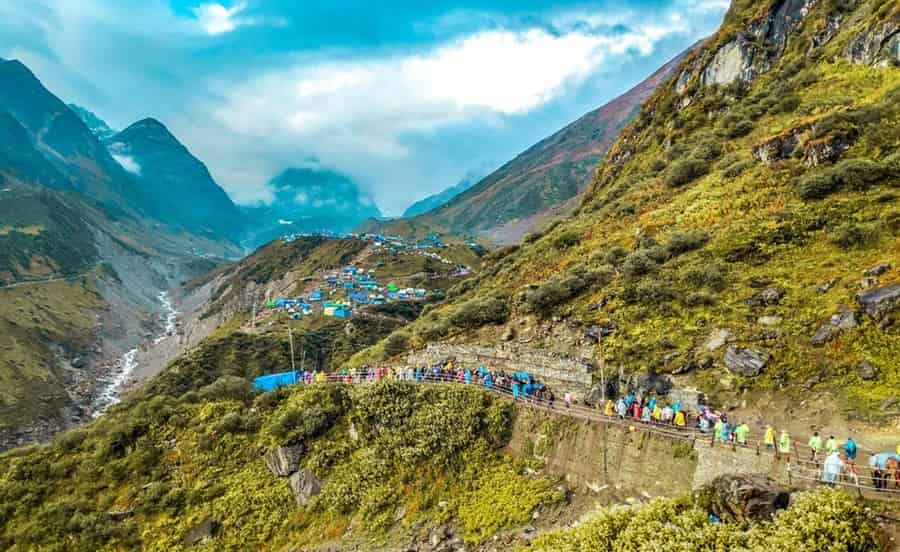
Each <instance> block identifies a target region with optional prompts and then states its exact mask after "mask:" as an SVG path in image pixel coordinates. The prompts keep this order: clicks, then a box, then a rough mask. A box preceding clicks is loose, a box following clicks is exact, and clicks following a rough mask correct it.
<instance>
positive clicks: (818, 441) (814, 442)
mask: <svg viewBox="0 0 900 552" xmlns="http://www.w3.org/2000/svg"><path fill="white" fill-rule="evenodd" d="M808 444H809V448H810V450H811V452H810V455H809V459H810V460H812V461H813V462H815V461H816V458H817V457H818V456H819V453H820V452H821V451H822V438H821V437H819V432H818V431H816V432H815V433H813V436H812V437H810V438H809V443H808Z"/></svg>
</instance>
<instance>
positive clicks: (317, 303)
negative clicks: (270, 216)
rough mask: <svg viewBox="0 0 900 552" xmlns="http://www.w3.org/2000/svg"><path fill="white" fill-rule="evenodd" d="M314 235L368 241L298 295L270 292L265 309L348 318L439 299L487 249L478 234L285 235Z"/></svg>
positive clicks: (289, 240) (286, 239)
mask: <svg viewBox="0 0 900 552" xmlns="http://www.w3.org/2000/svg"><path fill="white" fill-rule="evenodd" d="M311 237H328V238H334V239H345V240H360V241H364V242H368V243H369V246H368V247H367V248H366V249H365V250H364V252H363V253H362V254H361V255H359V256H358V258H357V259H355V260H354V261H353V262H352V263H351V264H347V265H346V266H343V267H336V268H333V269H331V270H326V271H322V272H320V273H319V274H317V275H316V276H314V277H312V278H310V279H309V280H308V281H307V282H306V284H307V285H306V286H305V287H304V289H303V292H302V293H300V294H298V295H297V296H296V297H268V298H266V301H265V304H264V306H265V310H266V311H269V312H282V313H285V314H286V315H287V316H288V317H290V318H291V319H293V320H302V319H303V318H304V317H308V316H313V315H321V316H325V317H332V318H338V319H346V318H350V317H351V316H352V315H353V313H354V311H356V310H358V309H361V308H363V307H365V306H368V305H372V306H378V305H385V304H389V303H397V302H415V303H424V302H429V301H440V300H442V299H443V298H444V292H445V290H446V288H447V287H449V284H452V283H453V282H455V281H457V280H460V279H462V278H465V277H467V276H469V275H470V274H472V272H473V267H472V266H470V265H469V264H466V262H465V261H468V260H469V259H468V257H471V258H474V259H478V258H480V257H481V256H482V255H484V254H485V253H486V249H485V248H484V247H483V246H482V245H480V244H478V243H477V242H475V241H473V240H469V241H467V242H465V243H464V244H455V245H452V246H451V245H448V244H447V243H445V242H444V240H443V238H442V237H441V235H440V234H438V233H432V234H429V235H428V236H426V237H425V238H423V239H420V240H417V241H415V242H409V241H408V240H404V239H403V238H401V237H399V236H390V235H385V234H376V233H363V234H357V233H342V234H338V233H333V232H316V233H298V234H289V235H286V236H283V237H282V238H281V239H282V241H283V242H284V243H286V244H289V243H292V242H294V241H296V240H299V239H303V238H311ZM459 251H465V252H466V253H467V255H464V256H465V257H467V258H466V259H465V260H463V259H461V258H460V257H461V256H460V255H459V254H454V253H458V252H459ZM410 261H412V262H410ZM416 261H418V262H416ZM470 262H471V261H470ZM404 268H406V270H403V269H404ZM419 268H421V270H419V271H417V272H412V273H410V270H416V269H419Z"/></svg>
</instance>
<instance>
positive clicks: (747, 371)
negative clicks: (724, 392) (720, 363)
mask: <svg viewBox="0 0 900 552" xmlns="http://www.w3.org/2000/svg"><path fill="white" fill-rule="evenodd" d="M770 358H771V356H770V355H769V353H767V352H765V351H760V350H758V349H744V348H741V347H736V346H734V345H732V346H730V347H728V349H727V350H726V351H725V366H726V367H727V368H728V369H729V370H730V371H731V372H733V373H735V374H738V375H740V376H744V377H750V378H752V377H756V376H758V375H760V374H762V373H763V370H765V368H766V365H767V364H768V363H769V359H770Z"/></svg>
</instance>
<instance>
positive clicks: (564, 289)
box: [525, 266, 615, 315]
mask: <svg viewBox="0 0 900 552" xmlns="http://www.w3.org/2000/svg"><path fill="white" fill-rule="evenodd" d="M614 276H615V269H614V268H613V267H611V266H603V267H601V268H599V269H596V270H583V269H582V270H574V271H572V272H569V273H566V274H563V275H560V276H556V277H554V278H552V279H551V280H549V281H547V282H546V283H544V284H543V285H541V286H540V287H538V288H537V289H534V290H531V291H528V292H527V293H526V294H525V303H526V304H527V306H528V310H529V311H531V312H533V313H536V314H539V315H548V314H549V313H550V311H551V309H552V308H553V307H555V306H557V305H561V304H563V303H565V302H566V301H569V300H570V299H573V298H575V297H577V296H578V295H580V294H581V293H583V292H584V291H586V290H588V289H590V288H592V287H595V286H604V285H606V284H608V283H609V282H610V281H611V280H612V279H613V277H614Z"/></svg>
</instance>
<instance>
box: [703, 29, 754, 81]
mask: <svg viewBox="0 0 900 552" xmlns="http://www.w3.org/2000/svg"><path fill="white" fill-rule="evenodd" d="M755 55H756V47H755V46H754V45H753V43H752V42H750V41H749V40H747V39H746V38H744V37H738V38H735V39H734V40H731V41H729V42H726V43H725V44H724V45H723V46H722V47H721V48H719V50H718V51H717V52H716V55H715V56H713V58H712V61H710V62H709V64H708V65H707V66H706V69H705V70H704V71H703V76H702V83H703V84H704V85H711V84H718V85H729V84H734V83H735V82H738V81H740V82H750V81H752V80H753V78H754V77H755V76H756V70H755V68H754V66H753V60H754V57H755Z"/></svg>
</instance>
